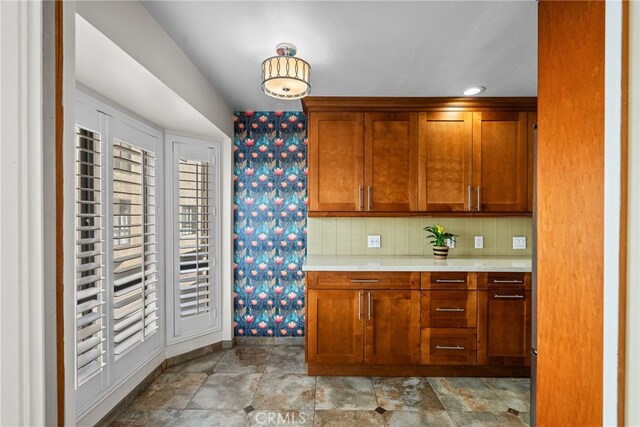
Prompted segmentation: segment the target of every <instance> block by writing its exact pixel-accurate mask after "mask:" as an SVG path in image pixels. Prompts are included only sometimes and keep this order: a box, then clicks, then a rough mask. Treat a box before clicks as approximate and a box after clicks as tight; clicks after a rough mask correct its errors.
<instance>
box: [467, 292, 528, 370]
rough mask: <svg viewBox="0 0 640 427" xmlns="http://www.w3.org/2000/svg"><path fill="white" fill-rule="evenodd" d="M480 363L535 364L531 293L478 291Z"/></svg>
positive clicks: (503, 364) (504, 364) (505, 364)
mask: <svg viewBox="0 0 640 427" xmlns="http://www.w3.org/2000/svg"><path fill="white" fill-rule="evenodd" d="M478 364H479V365H494V366H496V365H498V366H508V365H511V366H528V365H530V364H531V292H530V291H521V290H514V291H510V290H489V291H480V292H478Z"/></svg>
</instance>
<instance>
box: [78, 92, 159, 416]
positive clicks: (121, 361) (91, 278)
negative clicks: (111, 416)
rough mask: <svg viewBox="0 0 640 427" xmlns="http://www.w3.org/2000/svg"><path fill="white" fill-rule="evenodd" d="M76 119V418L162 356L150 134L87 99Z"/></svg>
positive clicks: (153, 138)
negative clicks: (151, 361)
mask: <svg viewBox="0 0 640 427" xmlns="http://www.w3.org/2000/svg"><path fill="white" fill-rule="evenodd" d="M75 110H76V111H75V114H76V123H77V124H76V159H75V160H76V163H75V164H76V166H75V167H76V182H75V189H76V192H75V198H74V203H75V206H76V208H75V209H76V212H75V213H76V227H75V230H74V231H75V236H74V238H75V247H76V250H75V259H76V264H75V268H76V280H75V284H76V292H75V298H76V307H75V309H76V313H77V318H76V342H75V343H76V398H75V402H76V416H79V417H82V416H84V414H86V413H87V411H90V410H91V408H93V407H94V406H95V405H96V404H97V403H98V402H100V401H101V400H102V399H104V398H105V396H107V395H108V394H109V393H111V392H112V391H113V390H114V389H115V387H116V384H120V383H121V382H122V381H125V379H126V378H129V377H130V376H131V375H133V374H135V373H136V372H138V371H139V370H140V369H141V368H143V367H145V366H147V364H148V363H149V361H150V360H154V359H156V358H157V357H158V355H159V354H160V353H161V351H162V344H163V341H162V335H161V333H160V328H161V325H162V323H163V319H162V318H161V317H160V316H161V312H160V310H159V308H160V302H159V301H161V300H162V295H161V289H162V284H163V280H162V278H161V277H160V276H159V274H158V271H159V269H160V263H161V260H162V256H161V254H160V253H159V252H160V251H161V249H162V248H161V247H160V245H159V227H158V221H159V220H160V219H159V215H158V208H159V206H158V205H159V204H162V203H163V202H164V199H163V195H162V192H161V188H159V186H160V185H161V181H160V179H159V174H160V172H161V171H159V169H160V168H159V166H158V158H157V156H158V154H157V153H158V152H159V148H160V147H159V144H158V138H159V134H158V133H157V132H156V131H154V130H153V129H151V128H149V127H147V126H145V125H144V124H141V123H139V122H137V121H135V120H133V119H130V118H129V117H127V116H124V115H123V114H121V113H119V112H118V111H117V110H114V109H112V108H110V107H109V106H106V105H104V104H101V103H99V102H98V101H96V100H93V99H92V98H89V97H88V96H86V95H81V94H80V95H79V97H78V98H77V102H76V109H75ZM105 111H106V112H109V114H108V113H106V112H105ZM114 116H117V117H114ZM89 129H91V130H89ZM161 152H162V151H160V153H161Z"/></svg>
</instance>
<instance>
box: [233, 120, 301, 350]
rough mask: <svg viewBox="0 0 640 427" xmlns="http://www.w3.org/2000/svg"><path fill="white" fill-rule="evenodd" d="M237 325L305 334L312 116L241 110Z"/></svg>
mask: <svg viewBox="0 0 640 427" xmlns="http://www.w3.org/2000/svg"><path fill="white" fill-rule="evenodd" d="M234 127H235V133H234V142H233V144H234V147H233V151H234V178H233V179H234V206H233V208H234V263H233V268H234V298H235V303H234V323H233V324H234V331H235V335H236V336H261V337H271V336H274V337H282V336H286V337H290V336H304V316H305V301H304V290H305V288H304V287H305V282H304V272H303V271H302V263H303V262H304V257H305V254H306V234H307V219H306V217H307V122H306V116H305V115H304V113H301V112H282V111H276V112H257V111H256V112H253V111H244V112H236V113H234Z"/></svg>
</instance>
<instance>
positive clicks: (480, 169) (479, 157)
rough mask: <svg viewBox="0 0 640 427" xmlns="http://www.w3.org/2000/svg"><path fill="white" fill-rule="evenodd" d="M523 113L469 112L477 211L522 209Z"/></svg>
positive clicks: (525, 174) (525, 185)
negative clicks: (471, 121)
mask: <svg viewBox="0 0 640 427" xmlns="http://www.w3.org/2000/svg"><path fill="white" fill-rule="evenodd" d="M527 123H528V120H527V113H526V112H476V113H473V184H472V185H473V195H472V200H473V203H474V207H475V210H477V211H479V212H525V211H526V210H527V205H528V203H527V202H528V188H529V178H528V177H529V175H530V173H529V171H528V163H529V162H528V145H527V134H528V132H527Z"/></svg>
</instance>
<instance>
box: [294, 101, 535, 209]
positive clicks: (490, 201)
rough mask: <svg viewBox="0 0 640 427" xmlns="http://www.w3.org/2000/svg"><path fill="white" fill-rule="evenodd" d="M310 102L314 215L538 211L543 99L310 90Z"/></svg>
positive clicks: (310, 164) (310, 167)
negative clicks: (535, 170)
mask: <svg viewBox="0 0 640 427" xmlns="http://www.w3.org/2000/svg"><path fill="white" fill-rule="evenodd" d="M367 102H369V103H370V104H369V105H367ZM303 106H304V108H305V111H306V112H307V114H308V115H309V214H310V215H311V216H338V215H349V216H367V215H371V214H382V215H390V214H393V215H395V216H400V215H416V214H420V213H426V214H428V213H450V214H452V215H455V214H461V215H478V214H479V215H492V214H494V215H496V214H497V215H500V214H526V213H528V212H531V207H532V206H531V194H532V155H531V153H532V142H533V140H532V139H533V133H532V131H531V130H530V128H532V126H533V124H534V123H535V120H536V113H535V109H536V103H535V98H485V99H482V100H479V99H476V100H469V99H453V98H417V99H407V98H382V99H381V98H372V99H368V98H314V97H308V98H305V99H304V100H303Z"/></svg>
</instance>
